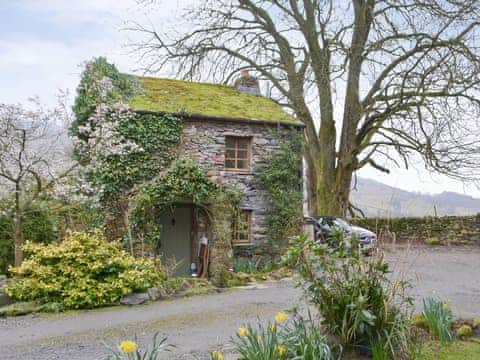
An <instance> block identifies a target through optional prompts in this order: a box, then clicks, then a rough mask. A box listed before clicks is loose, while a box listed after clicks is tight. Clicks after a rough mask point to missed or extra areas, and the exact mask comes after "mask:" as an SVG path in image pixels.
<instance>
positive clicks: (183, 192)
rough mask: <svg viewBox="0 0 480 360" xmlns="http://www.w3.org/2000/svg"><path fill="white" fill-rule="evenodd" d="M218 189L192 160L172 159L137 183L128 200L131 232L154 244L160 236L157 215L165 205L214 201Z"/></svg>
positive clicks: (198, 204)
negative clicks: (150, 178) (150, 177)
mask: <svg viewBox="0 0 480 360" xmlns="http://www.w3.org/2000/svg"><path fill="white" fill-rule="evenodd" d="M219 191H220V188H219V187H218V185H217V184H215V183H213V182H212V181H211V180H210V179H208V178H207V177H206V176H205V173H204V172H203V171H202V170H201V169H200V167H199V166H198V165H197V164H195V163H194V162H193V161H192V160H189V159H179V160H175V161H173V163H172V164H171V166H170V167H169V168H168V170H167V171H164V172H163V174H161V175H160V176H158V177H157V178H156V179H154V180H153V181H152V182H149V183H145V184H143V185H141V186H139V187H138V189H137V191H136V194H135V197H134V199H133V200H132V204H131V216H130V222H131V227H132V231H133V235H134V236H135V237H137V238H142V239H144V241H145V242H146V243H147V244H151V245H153V244H154V243H155V241H156V240H157V239H158V237H159V236H160V229H159V228H158V224H157V219H158V216H159V214H160V213H161V212H162V211H164V210H165V208H166V207H168V206H174V205H175V203H177V202H181V201H188V202H191V203H193V204H195V205H197V206H204V205H205V204H207V203H209V202H211V201H213V199H214V197H215V196H216V195H217V193H218V192H219Z"/></svg>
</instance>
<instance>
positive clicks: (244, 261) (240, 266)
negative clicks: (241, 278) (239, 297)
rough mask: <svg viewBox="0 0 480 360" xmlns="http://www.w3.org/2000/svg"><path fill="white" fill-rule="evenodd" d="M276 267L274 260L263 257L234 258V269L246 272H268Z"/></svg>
mask: <svg viewBox="0 0 480 360" xmlns="http://www.w3.org/2000/svg"><path fill="white" fill-rule="evenodd" d="M275 268H276V264H275V263H274V262H273V261H272V260H266V261H263V260H262V259H261V258H258V259H256V260H254V259H248V258H243V257H236V258H234V259H233V271H235V272H242V273H245V274H257V273H267V272H270V271H272V270H274V269H275Z"/></svg>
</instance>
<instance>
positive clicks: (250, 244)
mask: <svg viewBox="0 0 480 360" xmlns="http://www.w3.org/2000/svg"><path fill="white" fill-rule="evenodd" d="M252 245H253V244H252V243H251V242H250V243H243V244H233V246H235V247H247V246H252Z"/></svg>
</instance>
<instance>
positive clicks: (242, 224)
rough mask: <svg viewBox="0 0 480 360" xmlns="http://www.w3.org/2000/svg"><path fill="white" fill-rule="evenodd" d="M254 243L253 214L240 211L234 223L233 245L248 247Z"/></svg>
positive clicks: (247, 211)
mask: <svg viewBox="0 0 480 360" xmlns="http://www.w3.org/2000/svg"><path fill="white" fill-rule="evenodd" d="M251 242H252V212H251V211H250V210H240V211H239V213H238V216H237V218H236V219H235V220H234V222H233V244H234V245H248V244H250V243H251Z"/></svg>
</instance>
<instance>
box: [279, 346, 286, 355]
mask: <svg viewBox="0 0 480 360" xmlns="http://www.w3.org/2000/svg"><path fill="white" fill-rule="evenodd" d="M277 352H278V355H280V356H284V355H285V354H286V353H287V348H286V346H285V345H282V344H280V345H278V346H277Z"/></svg>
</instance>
